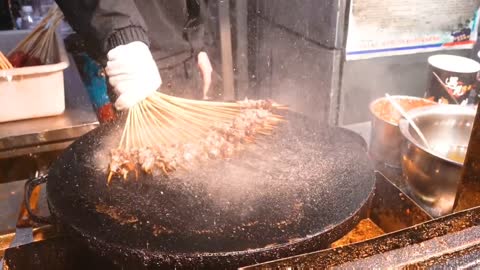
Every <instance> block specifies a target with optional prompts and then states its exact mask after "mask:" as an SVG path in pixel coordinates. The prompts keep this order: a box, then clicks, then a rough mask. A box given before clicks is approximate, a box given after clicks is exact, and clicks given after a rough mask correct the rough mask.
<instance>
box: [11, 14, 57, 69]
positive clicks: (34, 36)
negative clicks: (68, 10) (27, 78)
mask: <svg viewBox="0 0 480 270" xmlns="http://www.w3.org/2000/svg"><path fill="white" fill-rule="evenodd" d="M62 19H63V13H62V11H61V10H60V8H59V7H58V6H57V5H54V6H53V7H52V8H51V9H50V10H49V12H48V13H47V14H46V15H45V17H44V18H43V19H42V21H41V22H40V23H39V24H38V25H37V26H36V27H35V28H34V29H33V30H32V32H31V33H30V34H28V36H27V37H25V38H24V39H23V40H22V41H21V42H20V43H19V44H18V45H17V46H16V47H15V48H13V49H12V50H11V51H10V53H9V54H8V59H9V60H10V63H12V65H13V66H14V67H24V66H36V65H43V64H49V63H52V62H53V61H54V60H55V59H53V52H54V44H55V35H56V34H55V31H56V29H57V27H58V26H59V25H60V23H61V21H62Z"/></svg>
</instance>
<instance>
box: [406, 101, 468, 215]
mask: <svg viewBox="0 0 480 270" xmlns="http://www.w3.org/2000/svg"><path fill="white" fill-rule="evenodd" d="M409 115H410V117H411V118H412V119H413V121H415V123H416V124H417V125H418V127H419V128H420V129H421V130H422V131H423V134H424V135H425V137H426V138H427V140H428V141H429V143H430V148H427V147H425V145H424V144H422V143H421V141H420V139H419V137H418V135H417V134H416V133H415V132H414V131H413V128H412V127H411V125H410V124H409V123H408V121H407V120H405V119H403V120H401V121H400V131H401V133H402V135H403V136H404V137H405V139H406V143H405V144H404V146H403V148H402V168H403V174H404V177H405V181H406V183H407V185H408V187H409V189H410V190H411V192H412V194H413V195H414V196H415V197H416V198H417V199H419V200H420V201H422V202H423V203H425V204H427V205H428V206H429V207H432V208H433V210H434V211H435V212H436V213H437V215H444V214H447V213H450V212H451V211H452V207H453V203H454V200H455V196H456V192H457V187H458V182H459V180H460V173H461V170H462V166H463V157H464V156H465V152H466V149H467V146H468V142H469V139H470V133H471V131H472V124H473V119H474V117H475V108H473V107H470V106H460V105H439V106H431V107H425V108H418V109H415V110H412V111H410V112H409Z"/></svg>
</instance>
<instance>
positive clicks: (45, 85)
mask: <svg viewBox="0 0 480 270" xmlns="http://www.w3.org/2000/svg"><path fill="white" fill-rule="evenodd" d="M28 33H29V31H0V51H2V52H3V53H4V54H5V55H6V54H7V53H8V52H9V51H10V50H11V49H12V48H14V47H15V46H16V44H17V43H18V42H20V41H21V40H22V39H23V38H24V37H25V36H26V35H28ZM56 37H57V42H56V43H55V47H54V50H55V54H54V57H55V59H56V61H55V63H54V64H49V65H42V66H33V67H22V68H15V69H12V70H6V71H0V123H1V122H9V121H15V120H22V119H31V118H38V117H45V116H54V115H59V114H62V113H63V112H64V111H65V89H64V82H63V71H64V70H65V69H66V68H67V67H68V65H69V61H68V56H67V53H66V50H65V45H64V43H63V40H62V39H61V37H60V35H58V34H57V35H56Z"/></svg>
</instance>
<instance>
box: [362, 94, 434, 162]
mask: <svg viewBox="0 0 480 270" xmlns="http://www.w3.org/2000/svg"><path fill="white" fill-rule="evenodd" d="M392 98H393V99H395V100H397V101H401V100H413V101H423V102H425V104H429V105H435V104H436V103H435V102H433V101H430V100H427V99H424V98H419V97H411V96H392ZM383 104H386V105H388V106H390V107H391V104H390V103H389V102H388V100H387V99H386V98H379V99H376V100H374V101H373V102H372V103H370V106H369V109H370V113H371V115H372V129H371V131H372V133H371V135H370V147H369V153H370V156H371V157H372V159H373V160H375V161H379V162H382V163H384V164H385V165H387V166H389V167H393V168H398V169H400V168H401V162H400V160H401V153H400V149H401V146H402V142H403V140H404V139H403V136H402V134H401V133H400V129H399V128H398V123H394V122H391V121H386V120H385V119H383V118H381V117H380V116H379V115H378V113H377V112H376V111H377V109H376V107H377V106H379V105H383ZM391 110H394V109H393V107H392V109H391Z"/></svg>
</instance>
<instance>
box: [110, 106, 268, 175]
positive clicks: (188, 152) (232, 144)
mask: <svg viewBox="0 0 480 270" xmlns="http://www.w3.org/2000/svg"><path fill="white" fill-rule="evenodd" d="M242 104H244V105H245V109H243V110H242V112H241V113H240V114H239V115H238V117H236V118H235V119H234V120H233V122H232V123H231V124H225V123H222V124H214V125H213V126H212V127H211V131H210V132H209V133H208V135H207V136H206V138H205V139H203V140H200V141H198V142H196V143H188V144H183V145H168V146H167V145H163V146H155V147H147V148H142V149H130V150H128V151H125V150H121V149H115V150H112V151H111V163H110V172H111V174H118V175H121V176H123V177H124V178H126V177H127V175H128V173H129V172H130V171H137V168H139V169H141V170H143V171H144V172H146V173H152V172H153V171H156V170H158V171H160V172H163V173H164V174H168V173H171V172H173V171H175V170H176V169H177V168H178V167H181V168H185V167H189V166H191V165H193V164H195V162H202V161H206V160H208V159H218V158H229V157H231V156H232V155H233V154H234V153H235V152H236V151H238V150H240V149H242V144H244V143H246V142H249V141H252V140H253V136H254V135H255V134H256V133H257V132H258V131H259V130H262V129H264V128H265V126H266V125H267V124H268V123H269V121H270V119H271V116H273V114H272V113H271V112H270V111H269V109H268V108H271V106H272V103H271V102H268V101H250V100H245V101H242Z"/></svg>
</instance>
